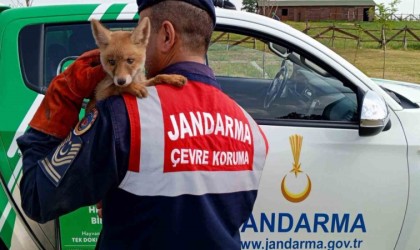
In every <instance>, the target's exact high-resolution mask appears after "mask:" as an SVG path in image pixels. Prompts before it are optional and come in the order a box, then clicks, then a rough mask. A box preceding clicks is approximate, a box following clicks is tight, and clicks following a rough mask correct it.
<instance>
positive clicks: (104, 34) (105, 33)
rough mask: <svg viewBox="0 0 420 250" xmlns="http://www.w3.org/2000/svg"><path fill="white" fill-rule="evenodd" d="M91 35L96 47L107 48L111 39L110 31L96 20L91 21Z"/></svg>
mask: <svg viewBox="0 0 420 250" xmlns="http://www.w3.org/2000/svg"><path fill="white" fill-rule="evenodd" d="M91 27H92V34H93V37H94V38H95V42H96V45H98V47H103V46H107V45H108V44H109V40H110V39H111V31H109V30H108V29H107V28H105V26H103V25H102V24H101V23H100V22H99V21H98V20H95V19H92V20H91Z"/></svg>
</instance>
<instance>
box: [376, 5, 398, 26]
mask: <svg viewBox="0 0 420 250" xmlns="http://www.w3.org/2000/svg"><path fill="white" fill-rule="evenodd" d="M400 3H401V0H393V1H392V2H390V3H389V4H388V5H385V4H384V3H380V4H378V5H376V13H374V14H375V20H376V21H379V22H381V23H385V22H386V21H389V20H391V19H392V16H393V15H395V13H397V11H398V7H397V5H398V4H400Z"/></svg>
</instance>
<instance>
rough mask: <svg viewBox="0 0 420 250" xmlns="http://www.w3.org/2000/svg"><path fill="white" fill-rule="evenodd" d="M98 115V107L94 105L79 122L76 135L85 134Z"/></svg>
mask: <svg viewBox="0 0 420 250" xmlns="http://www.w3.org/2000/svg"><path fill="white" fill-rule="evenodd" d="M97 117H98V109H97V108H96V107H94V108H93V109H92V110H91V111H90V112H89V113H88V114H87V115H85V117H84V118H83V119H82V120H80V121H79V123H77V125H76V127H75V128H74V131H73V132H74V134H76V135H83V134H84V133H86V131H88V130H89V129H90V128H91V127H92V125H93V123H94V122H95V120H96V118H97Z"/></svg>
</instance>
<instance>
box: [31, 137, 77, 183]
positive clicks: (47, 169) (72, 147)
mask: <svg viewBox="0 0 420 250" xmlns="http://www.w3.org/2000/svg"><path fill="white" fill-rule="evenodd" d="M81 148H82V139H81V138H80V137H78V136H75V135H74V134H73V133H71V134H70V135H69V136H68V137H67V138H66V139H65V140H64V141H63V142H62V143H61V144H60V145H59V146H58V147H57V148H56V149H55V151H54V152H52V153H51V154H49V155H48V156H47V157H45V158H44V159H43V160H40V161H38V164H39V165H40V166H41V169H42V171H43V172H44V174H45V175H46V176H47V178H48V179H49V180H50V181H51V182H52V183H53V184H54V185H55V186H56V187H58V185H59V184H60V182H61V180H62V179H63V177H64V175H65V174H66V172H67V170H68V169H69V168H70V166H71V164H72V162H73V160H74V159H75V158H76V156H77V155H78V153H79V151H80V149H81Z"/></svg>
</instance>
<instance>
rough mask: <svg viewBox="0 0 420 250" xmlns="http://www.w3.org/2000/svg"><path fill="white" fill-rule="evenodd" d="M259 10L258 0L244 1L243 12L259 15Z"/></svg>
mask: <svg viewBox="0 0 420 250" xmlns="http://www.w3.org/2000/svg"><path fill="white" fill-rule="evenodd" d="M257 8H258V3H257V0H242V8H241V10H245V11H246V12H252V13H257Z"/></svg>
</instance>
